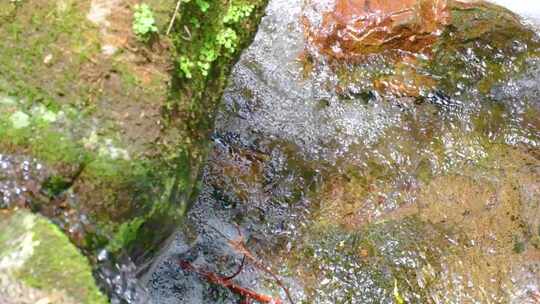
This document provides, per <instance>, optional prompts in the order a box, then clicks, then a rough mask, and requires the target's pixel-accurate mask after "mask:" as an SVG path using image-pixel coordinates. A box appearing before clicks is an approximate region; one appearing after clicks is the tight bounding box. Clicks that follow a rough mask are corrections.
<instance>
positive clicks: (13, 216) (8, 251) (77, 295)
mask: <svg viewBox="0 0 540 304" xmlns="http://www.w3.org/2000/svg"><path fill="white" fill-rule="evenodd" d="M0 269H2V273H4V274H6V275H8V276H10V277H11V278H12V280H14V281H15V282H18V284H23V285H25V286H27V288H32V289H37V290H40V291H42V292H44V293H45V294H47V295H54V296H50V298H51V299H53V298H58V296H59V295H60V296H61V298H62V299H70V300H69V302H66V303H87V304H99V303H108V300H107V297H105V296H104V295H103V294H102V293H101V292H100V290H99V289H98V287H97V285H96V283H95V281H94V278H93V276H92V268H91V266H90V264H89V262H88V260H87V258H86V257H84V256H83V255H82V253H81V252H80V251H79V250H78V249H77V248H76V247H75V246H74V245H72V244H71V243H70V241H69V239H68V238H67V236H65V235H64V234H63V233H62V232H61V231H60V229H59V228H58V227H57V226H56V225H54V224H53V223H51V222H49V221H48V220H47V219H45V218H43V217H41V216H39V215H33V214H31V213H29V212H27V211H22V210H19V211H14V212H9V213H7V214H5V213H4V214H1V215H0ZM66 301H67V300H66ZM55 303H56V302H55ZM61 303H64V302H61Z"/></svg>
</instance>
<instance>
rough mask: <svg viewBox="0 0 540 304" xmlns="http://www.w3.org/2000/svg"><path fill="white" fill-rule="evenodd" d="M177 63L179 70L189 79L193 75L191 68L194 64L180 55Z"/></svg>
mask: <svg viewBox="0 0 540 304" xmlns="http://www.w3.org/2000/svg"><path fill="white" fill-rule="evenodd" d="M178 64H179V66H180V72H181V73H182V75H183V76H184V77H186V78H187V79H191V77H193V75H192V74H191V70H192V69H193V67H194V66H195V64H194V63H193V62H192V61H191V60H190V59H189V58H188V57H186V56H181V57H180V59H179V60H178Z"/></svg>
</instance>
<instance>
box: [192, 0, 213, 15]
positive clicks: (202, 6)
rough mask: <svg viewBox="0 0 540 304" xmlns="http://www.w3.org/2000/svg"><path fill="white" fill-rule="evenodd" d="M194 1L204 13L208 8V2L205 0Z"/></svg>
mask: <svg viewBox="0 0 540 304" xmlns="http://www.w3.org/2000/svg"><path fill="white" fill-rule="evenodd" d="M195 3H196V4H197V5H198V6H199V8H200V9H201V12H203V13H206V11H207V10H208V9H209V8H210V4H209V3H208V2H206V1H205V0H195Z"/></svg>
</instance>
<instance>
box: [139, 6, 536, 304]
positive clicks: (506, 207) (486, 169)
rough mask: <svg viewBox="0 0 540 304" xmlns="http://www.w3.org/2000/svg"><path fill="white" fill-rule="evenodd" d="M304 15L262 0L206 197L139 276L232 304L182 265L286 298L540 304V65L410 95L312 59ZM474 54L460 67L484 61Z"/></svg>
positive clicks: (221, 125)
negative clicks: (379, 88)
mask: <svg viewBox="0 0 540 304" xmlns="http://www.w3.org/2000/svg"><path fill="white" fill-rule="evenodd" d="M495 2H499V3H501V4H503V5H508V6H509V7H510V8H511V9H516V11H517V12H518V13H526V15H527V17H529V18H530V19H529V20H533V22H534V20H538V18H540V7H539V6H538V5H536V4H530V3H527V4H526V5H521V6H520V5H517V4H516V3H515V2H514V1H504V0H502V1H495ZM319 4H320V5H321V6H324V5H325V4H324V3H322V2H319ZM304 14H307V17H308V18H315V19H316V18H318V17H317V15H316V8H315V9H313V8H311V10H310V9H306V8H305V7H304V2H303V1H301V0H272V1H270V4H269V6H268V8H267V15H266V17H265V18H264V19H263V21H262V24H261V25H260V29H259V32H258V34H257V36H256V38H255V41H254V42H253V44H252V45H251V46H250V47H249V48H248V49H247V50H246V51H245V52H244V54H243V55H242V57H241V59H240V62H239V63H238V64H237V65H236V67H235V69H234V72H233V75H232V76H231V83H230V85H229V87H228V89H227V92H226V94H225V96H224V98H223V109H222V110H221V111H220V114H219V117H218V120H217V126H216V129H215V133H214V136H213V142H214V147H213V150H212V153H211V155H210V158H209V160H208V164H207V166H206V168H205V174H204V178H203V183H204V187H203V190H202V192H201V194H200V196H199V198H198V200H197V202H196V203H195V206H194V208H193V210H191V212H190V214H189V217H188V220H187V223H186V225H185V226H182V227H180V228H179V231H178V233H177V234H176V235H175V236H174V237H173V238H172V239H171V242H170V244H169V245H168V246H167V247H166V248H165V249H164V250H163V251H162V253H161V254H160V257H159V259H158V261H157V262H156V263H155V264H154V266H153V268H152V269H151V271H149V273H148V274H147V275H146V276H145V277H144V278H143V281H144V282H145V284H146V287H147V289H148V291H149V294H150V297H151V298H152V299H153V303H164V304H167V303H240V301H241V299H240V298H239V296H238V295H237V294H235V293H233V292H231V291H230V290H228V289H225V288H222V287H219V286H217V285H216V284H211V283H210V282H208V280H205V279H204V278H203V277H201V275H200V274H198V273H196V272H194V271H189V270H186V269H182V267H180V266H179V261H182V262H184V263H190V264H191V265H194V267H197V268H198V269H205V270H206V271H211V272H214V273H217V274H221V275H223V276H228V275H232V274H234V273H235V272H236V270H237V269H239V268H241V269H242V271H241V272H240V273H239V274H238V275H237V276H235V278H234V282H235V283H236V284H238V285H239V286H242V287H245V288H250V289H253V290H256V291H257V292H260V293H262V294H268V295H273V296H274V297H276V298H280V299H282V301H283V302H287V301H286V299H287V295H286V292H285V289H284V288H283V287H285V288H287V289H288V290H290V293H291V295H292V299H293V301H294V303H318V304H319V303H320V304H322V303H329V304H330V303H395V302H396V301H399V300H398V298H402V299H404V300H405V301H406V302H407V303H538V301H539V299H540V252H539V250H538V249H539V247H538V246H540V243H537V242H538V239H540V231H539V229H540V209H539V208H538V198H539V197H540V186H539V185H540V170H539V169H540V163H539V154H538V147H539V145H540V128H539V127H540V124H539V123H540V121H539V120H538V111H540V103H539V100H540V82H539V79H540V61H539V60H538V59H531V60H528V61H527V63H526V64H527V68H526V71H525V72H524V73H521V74H519V76H516V77H515V78H512V79H509V80H507V81H501V82H499V83H496V84H495V85H494V86H493V88H492V89H491V90H490V91H489V92H488V93H485V92H479V90H478V89H476V87H474V86H472V85H470V84H466V83H459V85H458V86H457V87H454V88H451V91H452V93H451V94H450V93H448V94H439V93H438V91H433V92H431V93H429V94H427V95H426V99H425V102H416V101H412V102H411V100H410V98H402V97H391V96H384V95H381V94H377V93H376V92H375V91H374V90H372V89H366V88H371V85H370V84H369V83H367V81H366V80H365V78H362V74H361V73H360V77H357V78H355V81H353V82H350V83H346V84H343V79H342V78H340V76H339V75H338V73H336V72H335V69H333V67H332V66H331V65H330V64H313V65H310V64H306V61H304V60H302V59H301V58H302V55H303V54H304V51H305V48H304V45H305V41H304V32H303V27H302V25H301V22H300V20H301V17H302V16H303V15H304ZM310 14H313V15H311V16H310ZM535 18H536V19H535ZM539 24H540V23H539ZM517 44H518V41H516V48H519V45H517ZM464 56H466V57H467V58H465V61H464V62H466V66H465V68H467V69H468V70H465V71H462V73H463V75H465V76H466V77H469V76H470V77H474V76H475V75H476V74H475V73H482V71H485V62H483V59H482V55H481V54H480V53H475V50H473V49H471V50H470V51H469V52H467V53H465V54H464ZM316 60H317V59H316ZM513 62H514V61H509V65H510V68H512V66H511V65H512V63H513ZM385 65H386V62H385V61H384V58H381V57H377V56H374V57H373V60H372V61H371V62H370V63H369V64H367V65H366V66H365V67H363V68H365V70H364V71H368V72H367V73H370V71H374V70H377V69H384V68H385ZM347 69H349V70H347V72H350V73H352V74H354V75H358V74H355V73H357V72H358V70H357V67H351V66H349V67H347ZM441 77H443V76H441ZM466 77H465V78H466ZM443 89H444V88H441V90H443ZM446 89H447V88H446ZM236 241H240V242H241V243H242V244H244V246H245V247H246V248H247V249H248V250H249V251H250V253H251V254H252V255H253V256H254V257H255V260H257V261H258V262H260V263H261V264H263V265H264V266H265V267H269V268H270V269H272V272H273V273H275V274H277V275H279V276H280V277H281V278H282V283H278V282H277V281H276V280H275V278H273V277H272V275H269V274H268V273H267V272H265V271H263V269H261V267H260V265H259V266H257V265H256V264H257V263H256V262H254V261H253V260H250V259H248V262H245V261H244V263H242V260H243V256H244V254H245V252H242V251H241V250H239V249H238V247H236V248H235V246H234V244H235V243H234V242H236ZM281 285H283V286H281Z"/></svg>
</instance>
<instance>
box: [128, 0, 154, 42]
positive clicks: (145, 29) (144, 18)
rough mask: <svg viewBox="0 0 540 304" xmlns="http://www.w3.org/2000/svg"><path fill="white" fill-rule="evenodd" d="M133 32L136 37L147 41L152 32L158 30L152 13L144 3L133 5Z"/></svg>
mask: <svg viewBox="0 0 540 304" xmlns="http://www.w3.org/2000/svg"><path fill="white" fill-rule="evenodd" d="M133 32H134V33H135V35H136V36H137V39H139V40H140V41H143V42H147V41H148V40H149V39H150V37H151V36H152V34H155V33H157V32H158V28H157V26H156V20H155V19H154V14H153V13H152V10H151V9H150V7H149V6H148V5H147V4H145V3H142V4H137V5H135V10H134V12H133Z"/></svg>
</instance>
